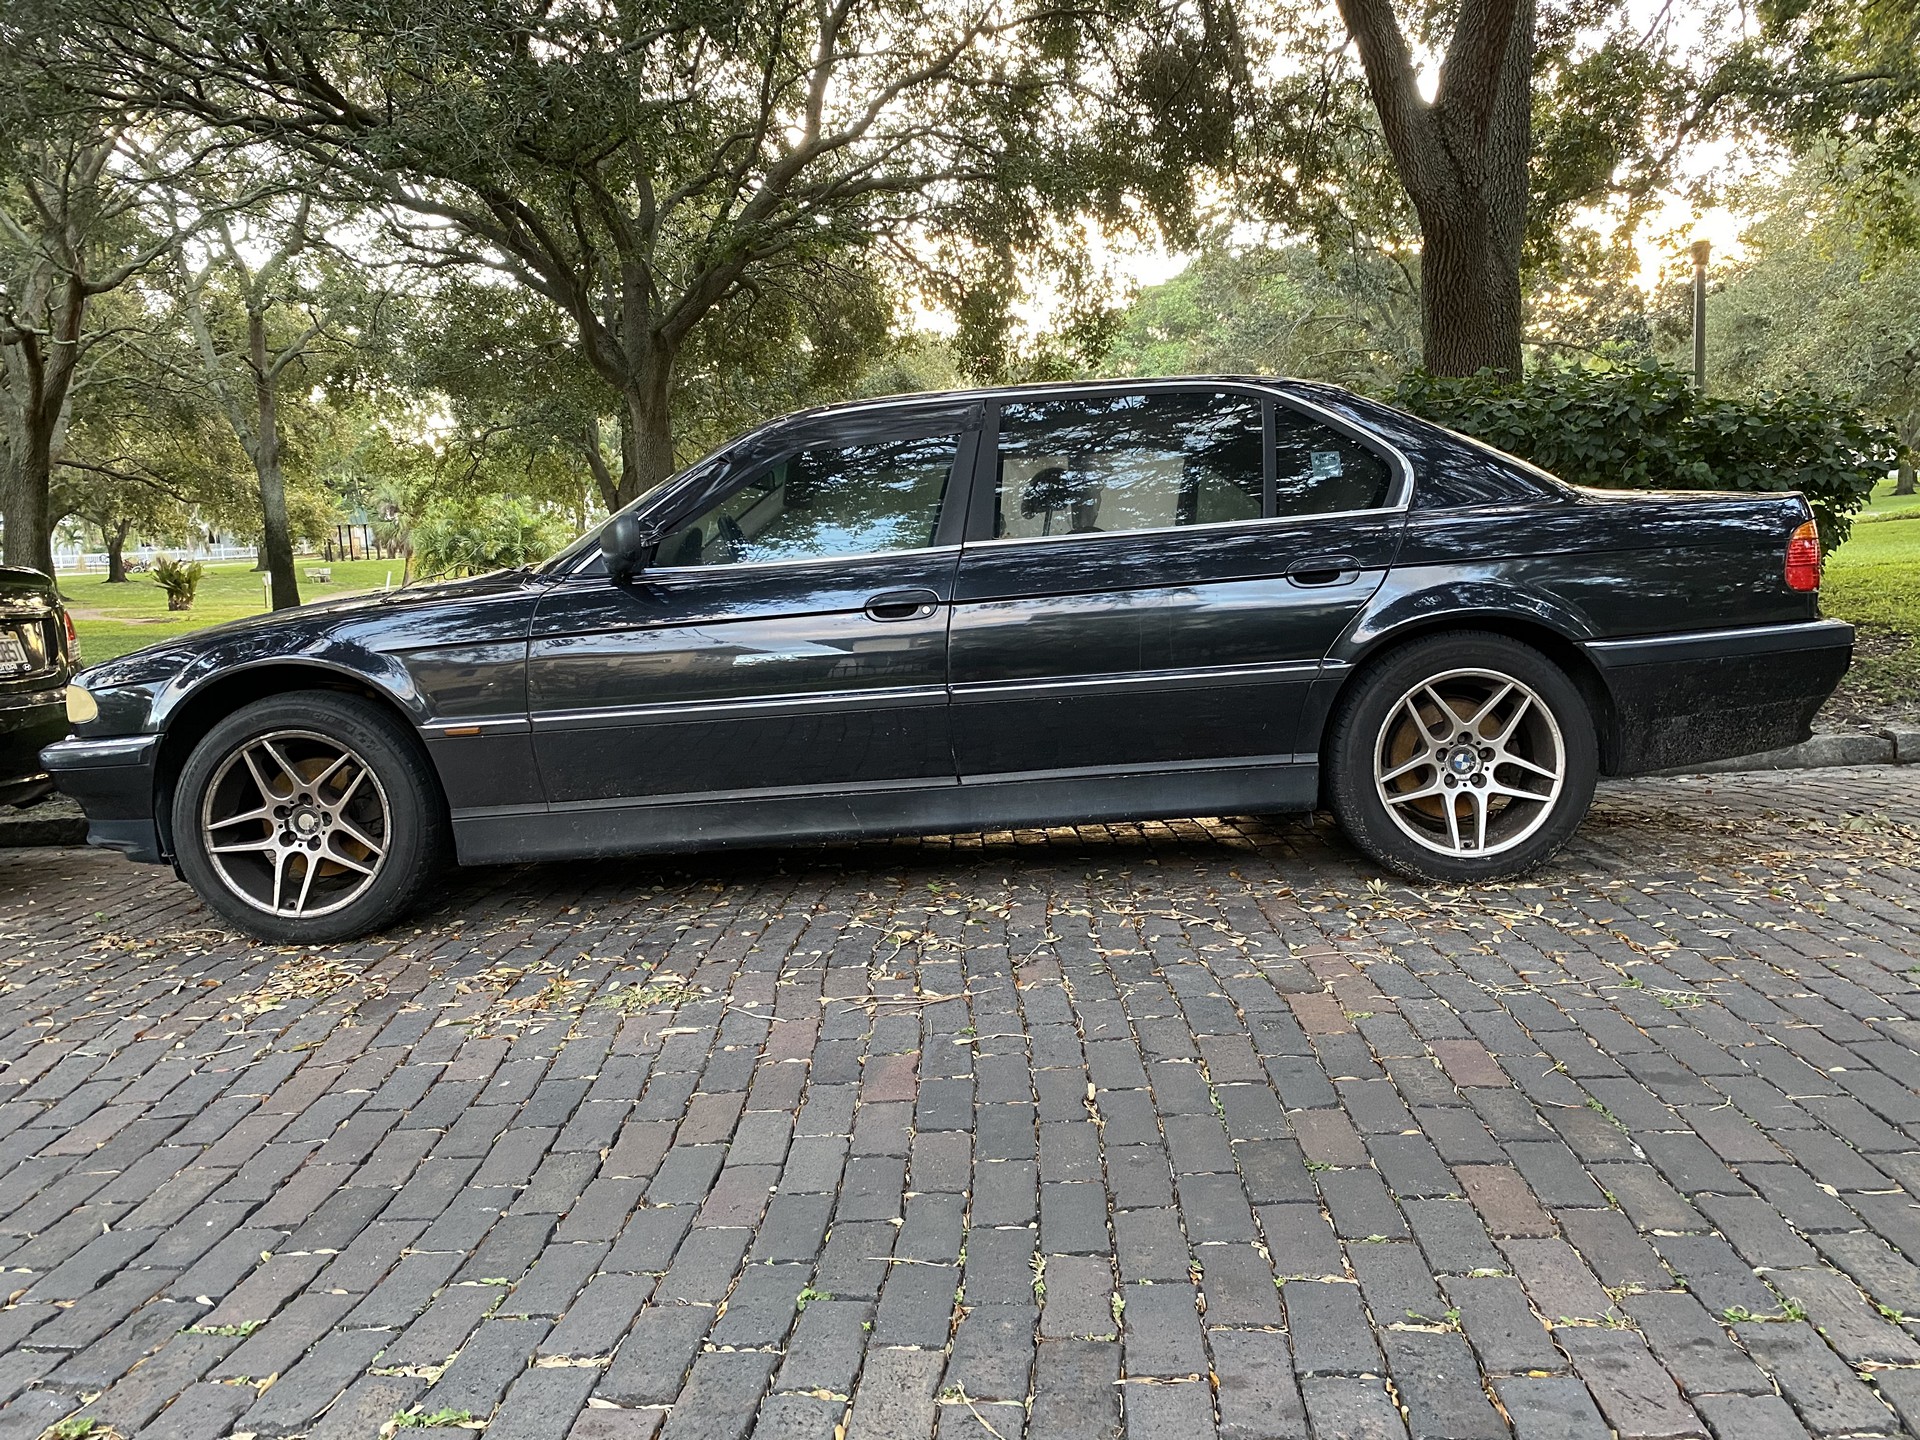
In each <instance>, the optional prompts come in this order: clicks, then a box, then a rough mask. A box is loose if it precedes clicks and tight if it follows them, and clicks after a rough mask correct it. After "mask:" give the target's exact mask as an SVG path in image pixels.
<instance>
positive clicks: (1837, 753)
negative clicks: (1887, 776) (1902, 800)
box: [1656, 726, 1920, 775]
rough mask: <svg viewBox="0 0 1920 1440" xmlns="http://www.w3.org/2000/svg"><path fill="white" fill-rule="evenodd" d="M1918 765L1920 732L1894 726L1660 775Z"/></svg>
mask: <svg viewBox="0 0 1920 1440" xmlns="http://www.w3.org/2000/svg"><path fill="white" fill-rule="evenodd" d="M1914 764H1920V730H1916V729H1909V728H1907V727H1905V726H1890V727H1888V728H1886V729H1884V730H1878V731H1875V732H1873V733H1872V734H1866V733H1863V732H1859V731H1854V732H1850V733H1845V734H1827V735H1815V736H1813V737H1812V738H1811V739H1808V740H1802V741H1801V742H1800V743H1799V744H1798V745H1789V746H1787V748H1786V749H1784V750H1763V751H1761V752H1760V753H1759V754H1757V755H1736V756H1734V757H1733V758H1732V759H1731V760H1713V761H1710V762H1708V763H1707V764H1705V765H1688V766H1685V767H1683V768H1681V769H1678V770H1661V771H1658V772H1656V773H1658V774H1661V775H1723V774H1726V773H1728V772H1730V771H1735V770H1814V769H1820V768H1824V767H1826V766H1832V765H1914Z"/></svg>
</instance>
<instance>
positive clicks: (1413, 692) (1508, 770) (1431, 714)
mask: <svg viewBox="0 0 1920 1440" xmlns="http://www.w3.org/2000/svg"><path fill="white" fill-rule="evenodd" d="M1326 754H1327V760H1328V768H1329V775H1328V798H1329V800H1330V802H1331V804H1332V808H1333V813H1334V816H1335V818H1336V819H1338V820H1339V822H1340V827H1341V829H1343V830H1344V831H1345V832H1346V834H1347V838H1348V839H1350V840H1351V841H1352V842H1353V843H1354V845H1355V846H1357V847H1358V848H1359V849H1360V850H1362V851H1363V852H1365V853H1366V854H1367V855H1369V856H1371V857H1372V858H1373V859H1374V860H1377V861H1378V862H1379V863H1380V864H1382V865H1384V866H1386V867H1387V868H1388V869H1390V870H1394V871H1397V872H1398V873H1399V874H1402V875H1405V876H1408V877H1409V878H1412V879H1416V880H1426V881H1440V882H1445V883H1450V884H1461V883H1466V884H1471V883H1474V882H1476V881H1483V880H1502V879H1507V878H1510V877H1512V876H1515V875H1524V874H1526V873H1527V872H1528V871H1530V870H1534V869H1537V868H1538V867H1539V866H1541V865H1543V864H1545V863H1546V862H1547V861H1548V860H1550V859H1551V858H1552V857H1553V856H1554V855H1555V854H1556V853H1557V852H1558V851H1559V850H1560V848H1561V847H1562V846H1563V845H1565V844H1566V843H1567V841H1568V840H1569V839H1571V838H1572V836H1573V832H1574V831H1575V830H1577V829H1578V828H1579V826H1580V822H1581V821H1582V820H1583V819H1585V818H1586V814H1587V810H1588V808H1589V806H1591V805H1592V803H1593V787H1594V782H1595V780H1596V779H1597V777H1598V774H1599V744H1598V741H1597V740H1596V738H1595V735H1594V726H1593V716H1592V714H1591V712H1590V711H1589V710H1588V708H1587V703H1586V701H1585V700H1584V699H1583V698H1582V696H1581V694H1580V691H1579V689H1578V688H1577V687H1576V686H1575V685H1574V684H1573V682H1572V681H1571V680H1570V679H1568V678H1567V675H1566V673H1565V672H1564V671H1563V670H1561V669H1560V668H1559V666H1557V665H1555V664H1554V663H1553V662H1552V661H1551V660H1549V659H1548V658H1547V657H1546V656H1545V655H1543V654H1542V653H1541V652H1540V651H1538V650H1536V649H1534V648H1533V647H1532V646H1531V645H1527V644H1523V643H1522V642H1520V641H1518V640H1513V639H1510V638H1508V637H1507V636H1505V635H1496V634H1492V633H1490V632H1486V631H1455V632H1452V633H1449V634H1444V635H1434V636H1431V637H1429V638H1427V639H1424V640H1417V641H1415V642H1413V643H1412V644H1410V645H1407V646H1406V647H1405V648H1403V649H1399V650H1395V651H1393V652H1391V653H1390V654H1387V655H1385V656H1382V657H1381V659H1380V660H1379V661H1377V662H1376V663H1374V664H1373V665H1371V666H1369V667H1368V668H1367V669H1366V670H1365V671H1363V672H1362V674H1361V675H1360V677H1359V678H1358V680H1357V682H1356V683H1355V684H1354V686H1353V688H1352V690H1351V691H1349V692H1348V694H1347V695H1346V696H1345V697H1344V698H1343V699H1342V702H1341V704H1340V707H1339V709H1338V710H1337V711H1336V713H1335V715H1334V718H1333V723H1332V725H1331V727H1330V728H1329V731H1328V740H1327V750H1326Z"/></svg>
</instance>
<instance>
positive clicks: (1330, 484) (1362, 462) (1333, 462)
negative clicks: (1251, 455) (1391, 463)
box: [1273, 405, 1393, 516]
mask: <svg viewBox="0 0 1920 1440" xmlns="http://www.w3.org/2000/svg"><path fill="white" fill-rule="evenodd" d="M1273 429H1274V475H1273V502H1274V503H1273V513H1274V514H1275V515H1277V516H1288V515H1328V514H1332V513H1334V512H1335V511H1341V510H1375V509H1378V508H1379V507H1380V506H1382V505H1384V504H1386V503H1387V494H1388V492H1389V491H1390V490H1391V489H1392V486H1393V471H1392V470H1391V469H1389V468H1388V466H1387V462H1386V461H1385V460H1383V459H1381V458H1380V456H1378V455H1376V454H1375V453H1374V452H1373V451H1372V450H1369V449H1368V448H1367V447H1366V446H1365V445H1362V444H1361V443H1360V442H1359V441H1358V440H1355V439H1352V438H1351V437H1350V436H1347V435H1343V434H1342V433H1341V432H1340V431H1338V430H1335V429H1334V428H1333V427H1332V426H1331V425H1328V424H1325V423H1323V422H1322V421H1319V420H1316V419H1314V418H1313V417H1312V416H1309V415H1302V414H1301V413H1300V412H1299V411H1297V410H1291V409H1288V408H1287V407H1286V406H1284V405H1275V406H1274V408H1273Z"/></svg>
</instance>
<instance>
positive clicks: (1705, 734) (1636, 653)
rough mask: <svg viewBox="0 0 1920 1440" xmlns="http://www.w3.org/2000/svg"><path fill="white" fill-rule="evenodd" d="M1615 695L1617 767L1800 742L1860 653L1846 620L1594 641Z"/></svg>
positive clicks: (1612, 747)
mask: <svg viewBox="0 0 1920 1440" xmlns="http://www.w3.org/2000/svg"><path fill="white" fill-rule="evenodd" d="M1585 649H1586V652H1587V654H1588V655H1589V656H1590V657H1591V658H1592V660H1593V662H1594V665H1595V666H1596V667H1597V668H1598V670H1599V671H1600V676H1601V679H1602V680H1603V681H1604V682H1605V684H1606V687H1607V692H1608V695H1609V698H1610V699H1611V701H1612V709H1613V715H1612V720H1613V723H1612V726H1611V727H1610V728H1611V734H1610V735H1608V736H1606V737H1603V745H1604V751H1605V753H1604V756H1603V762H1604V766H1605V769H1606V771H1607V773H1608V774H1610V775H1640V774H1645V773H1646V772H1647V771H1649V770H1673V769H1678V768H1680V767H1682V766H1686V765H1699V764H1704V763H1705V762H1707V761H1709V760H1726V759H1731V758H1732V757H1733V756H1736V755H1753V754H1757V753H1759V752H1761V751H1764V750H1777V749H1780V748H1781V747H1783V746H1787V745H1797V744H1799V743H1800V742H1801V741H1802V740H1804V739H1806V738H1807V736H1808V735H1810V734H1812V733H1813V717H1814V714H1815V712H1817V711H1818V710H1819V709H1820V707H1821V706H1822V705H1824V704H1826V702H1827V697H1828V696H1829V695H1831V694H1833V691H1834V687H1835V686H1837V685H1838V684H1839V683H1840V677H1841V676H1843V675H1845V674H1846V673H1847V666H1848V665H1850V664H1851V663H1852V661H1853V627H1852V626H1851V625H1848V624H1846V623H1844V622H1842V621H1839V620H1806V621H1800V622H1797V623H1795V624H1791V625H1753V626H1748V627H1745V628H1743V629H1738V630H1702V631H1694V632H1690V633H1686V634H1679V635H1653V636H1646V637H1642V638H1636V639H1632V640H1590V641H1588V642H1587V643H1586V646H1585Z"/></svg>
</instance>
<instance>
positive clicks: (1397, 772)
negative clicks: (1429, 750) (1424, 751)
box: [1380, 755, 1440, 785]
mask: <svg viewBox="0 0 1920 1440" xmlns="http://www.w3.org/2000/svg"><path fill="white" fill-rule="evenodd" d="M1439 763H1440V762H1439V761H1437V760H1435V759H1434V758H1433V757H1432V756H1431V755H1416V756H1414V757H1413V758H1412V759H1411V760H1409V761H1407V762H1406V764H1404V765H1396V766H1394V768H1393V769H1391V770H1389V771H1387V773H1386V774H1384V775H1382V776H1381V777H1380V783H1381V784H1382V785H1385V784H1387V783H1388V782H1389V781H1392V780H1398V779H1399V778H1400V777H1401V776H1402V775H1407V774H1411V773H1412V772H1413V771H1415V770H1418V769H1419V768H1420V767H1421V766H1422V765H1437V764H1439Z"/></svg>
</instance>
